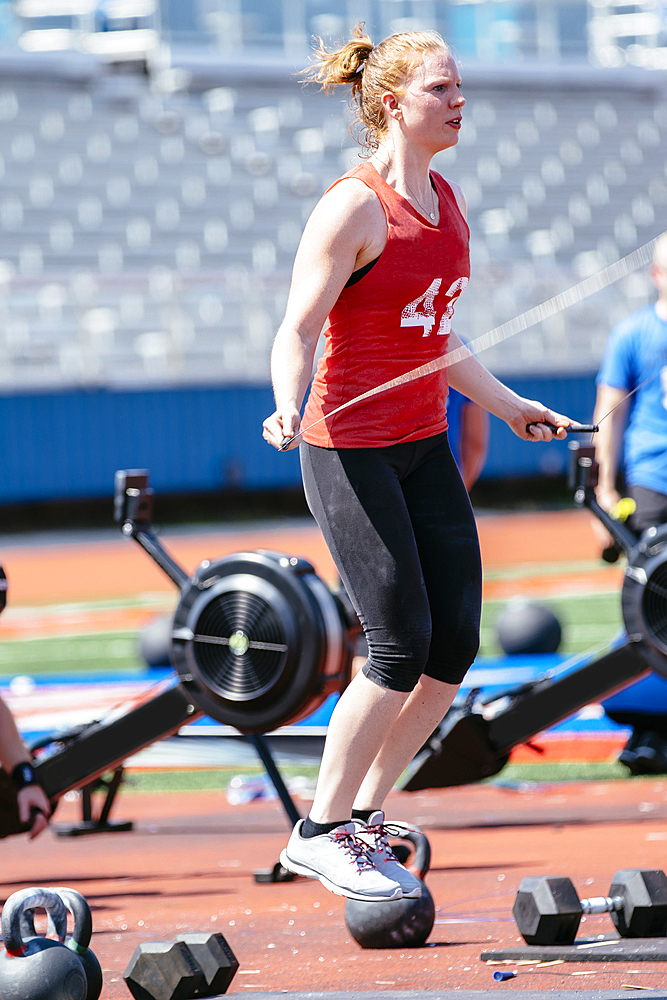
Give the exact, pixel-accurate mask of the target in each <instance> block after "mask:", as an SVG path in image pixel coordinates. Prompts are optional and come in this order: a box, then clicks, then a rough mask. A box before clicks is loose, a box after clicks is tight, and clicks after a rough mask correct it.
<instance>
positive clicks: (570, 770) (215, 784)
mask: <svg viewBox="0 0 667 1000" xmlns="http://www.w3.org/2000/svg"><path fill="white" fill-rule="evenodd" d="M280 772H281V774H282V776H283V778H284V779H285V781H287V782H289V781H290V779H293V778H295V777H297V776H300V777H303V778H305V779H306V780H307V781H308V782H309V783H311V785H312V784H314V782H315V781H316V779H317V773H318V767H317V765H316V764H312V765H283V766H281V768H280ZM238 774H242V775H244V776H246V777H248V778H259V777H261V776H262V775H263V774H264V771H263V769H262V768H261V767H253V766H249V767H245V766H244V767H242V768H239V767H221V768H202V769H198V770H192V771H129V772H127V773H126V778H125V782H124V784H123V792H124V793H132V792H139V793H146V792H155V793H163V792H208V791H215V792H218V791H222V790H224V789H226V788H227V786H228V785H229V782H230V781H231V780H232V778H233V777H234V776H235V775H238ZM629 777H630V772H629V771H628V769H627V768H626V767H623V765H622V764H619V763H618V761H600V762H571V763H555V764H508V765H507V766H506V767H504V768H503V770H502V771H501V772H500V773H499V774H496V775H495V776H494V777H493V778H488V779H487V780H486V781H485V782H484V783H485V784H492V785H508V786H510V787H516V786H525V785H526V784H538V785H539V784H551V783H560V782H568V781H618V780H624V779H627V778H629ZM632 780H633V781H641V780H643V779H642V778H633V779H632Z"/></svg>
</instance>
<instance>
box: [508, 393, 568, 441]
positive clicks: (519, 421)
mask: <svg viewBox="0 0 667 1000" xmlns="http://www.w3.org/2000/svg"><path fill="white" fill-rule="evenodd" d="M518 404H519V412H518V413H517V414H513V415H512V417H511V418H510V419H508V420H507V423H508V424H509V426H510V427H511V428H512V430H513V431H514V433H515V434H516V435H517V437H520V438H522V440H524V441H553V439H554V438H556V439H557V440H559V441H562V440H564V438H566V437H567V432H566V430H565V428H566V427H569V425H570V424H571V423H572V420H571V418H570V417H566V416H564V415H563V414H562V413H557V412H556V410H550V409H549V407H548V406H544V405H543V404H542V403H538V402H537V401H536V400H532V399H523V398H522V397H519V398H518ZM549 425H552V426H549ZM554 427H556V428H557V430H554V429H553V428H554Z"/></svg>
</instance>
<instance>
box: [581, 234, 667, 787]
mask: <svg viewBox="0 0 667 1000" xmlns="http://www.w3.org/2000/svg"><path fill="white" fill-rule="evenodd" d="M651 279H652V281H653V284H654V285H655V287H656V288H657V290H658V298H657V301H656V302H654V303H653V304H652V305H649V306H646V307H645V308H644V309H640V310H639V311H638V312H635V313H633V314H632V315H631V316H628V317H627V318H626V319H624V320H622V321H621V322H620V323H618V324H617V325H616V326H615V327H614V328H613V330H612V331H611V334H610V336H609V340H608V342H607V347H606V350H605V354H604V358H603V360H602V365H601V367H600V372H599V374H598V377H597V400H596V406H595V416H594V418H593V420H594V423H596V424H599V425H600V430H599V432H598V434H597V435H596V458H597V461H598V464H599V467H600V470H599V478H598V486H597V489H596V495H597V499H598V502H599V504H600V506H601V507H604V509H605V510H610V509H611V508H612V507H613V506H614V505H615V504H616V503H618V501H619V500H620V499H621V494H620V493H619V491H618V489H617V479H618V474H619V466H620V458H621V454H623V474H624V479H625V494H626V496H630V497H631V498H632V499H633V500H634V503H635V510H634V512H633V514H632V515H631V516H630V518H629V519H628V522H627V524H628V526H629V527H630V528H632V530H633V531H636V532H638V533H641V532H642V531H644V530H645V529H646V528H650V527H653V526H654V525H657V524H664V523H667V235H664V236H662V237H661V238H660V239H659V240H658V242H657V243H656V245H655V250H654V254H653V264H652V266H651ZM634 389H636V390H637V391H636V392H635V393H634V395H633V396H631V397H628V393H629V392H632V390H634ZM613 407H615V409H613V412H611V413H610V412H609V411H610V410H612V408H613ZM606 414H609V415H608V416H605V415H606ZM603 418H604V419H603ZM595 523H596V530H597V532H598V534H599V537H600V541H601V542H602V543H603V544H604V545H608V544H609V543H610V542H611V538H610V536H609V535H608V533H607V532H606V530H605V529H604V528H603V527H602V525H600V524H599V522H595ZM604 708H605V711H606V712H607V715H608V716H609V718H611V719H613V721H615V722H618V723H620V724H621V725H630V726H632V727H633V733H632V736H631V737H630V740H629V741H628V743H627V745H626V746H625V749H624V750H623V751H622V753H621V755H620V758H619V760H620V761H621V762H622V763H624V764H625V765H626V766H627V767H628V768H629V769H630V771H631V772H632V773H633V774H645V773H654V774H664V773H667V681H665V679H664V678H662V677H658V675H657V674H654V675H651V676H649V677H647V678H646V679H645V680H642V681H639V682H638V683H637V684H633V685H632V686H631V687H629V688H627V689H626V690H625V691H621V692H620V693H619V694H617V695H614V696H613V697H612V698H610V699H608V700H607V701H606V702H604Z"/></svg>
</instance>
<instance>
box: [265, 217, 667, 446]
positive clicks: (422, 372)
mask: <svg viewBox="0 0 667 1000" xmlns="http://www.w3.org/2000/svg"><path fill="white" fill-rule="evenodd" d="M666 232H667V231H666ZM664 235H665V233H661V234H660V235H659V236H656V237H655V238H654V239H652V240H649V241H648V243H644V245H643V246H641V247H639V248H638V249H637V250H633V251H632V253H629V254H628V255H627V257H622V258H621V259H620V260H617V261H614V263H613V264H609V265H608V266H607V267H604V268H602V270H601V271H598V272H597V273H596V274H593V275H591V276H590V277H588V278H584V280H583V281H579V282H578V283H577V284H576V285H572V286H571V287H570V288H567V289H566V290H565V291H563V292H559V293H558V294H557V295H553V296H552V297H551V298H550V299H547V300H546V301H545V302H542V303H541V304H540V305H538V306H533V308H532V309H527V310H526V312H523V313H520V314H519V315H518V316H515V317H514V319H510V320H508V321H507V322H506V323H501V325H500V326H496V327H494V329H493V330H489V331H488V332H487V333H484V334H482V335H481V336H480V337H477V338H476V339H475V340H472V341H471V342H470V343H469V344H467V345H462V346H461V347H457V348H456V350H454V351H451V352H449V353H448V354H444V355H443V356H442V357H440V358H436V359H435V360H433V361H429V362H428V363H427V364H425V365H420V366H419V367H418V368H413V369H412V370H411V371H409V372H405V374H403V375H399V376H398V377H397V378H393V379H390V380H389V381H388V382H383V383H382V384H381V385H377V386H375V388H374V389H369V390H368V391H367V392H362V393H360V394H359V395H358V396H355V397H354V398H353V399H349V400H348V401H347V402H346V403H342V404H341V405H340V406H337V407H336V409H334V410H331V412H330V413H327V414H325V416H323V417H320V418H319V419H318V420H315V421H313V423H312V424H310V425H309V426H308V427H304V428H302V429H301V430H299V431H297V433H296V434H295V435H294V436H293V437H291V438H289V437H284V438H283V440H282V442H281V444H280V449H279V450H280V451H287V450H288V449H291V448H292V447H294V446H295V445H297V444H299V442H300V441H301V440H302V438H303V435H304V433H305V432H306V431H309V430H311V429H312V428H313V427H317V426H318V424H321V423H322V422H323V421H325V420H331V419H332V418H333V417H335V416H337V415H338V414H339V413H342V412H343V411H344V410H349V409H351V408H352V407H353V406H358V405H359V403H363V402H365V400H367V399H371V398H372V397H373V396H379V395H380V393H382V392H388V391H389V390H390V389H396V388H398V386H401V385H406V384H407V383H408V382H414V381H415V380H416V379H420V378H424V377H425V376H426V375H432V374H434V373H435V372H438V371H442V370H443V369H445V368H449V367H451V365H455V364H457V363H458V362H459V361H464V360H465V359H466V358H469V357H470V356H474V357H476V356H477V355H478V354H481V352H482V351H486V350H488V348H489V347H494V346H495V345H496V344H501V343H503V341H505V340H509V338H510V337H514V336H516V334H517V333H523V331H524V330H528V329H529V328H530V327H532V326H536V325H537V324H538V323H541V322H543V321H544V320H545V319H549V318H550V317H551V316H555V315H557V313H560V312H563V311H564V310H565V309H568V308H569V307H570V306H573V305H576V304H577V303H578V302H582V301H583V300H584V299H587V298H589V296H591V295H594V294H595V292H599V291H602V289H603V288H608V287H609V285H613V284H614V283H615V282H616V281H620V279H621V278H625V277H626V276H627V275H628V274H632V273H633V272H634V271H638V270H639V268H641V267H645V266H646V265H647V264H649V263H650V262H651V260H652V258H653V250H654V248H655V245H656V243H657V242H658V240H659V239H661V237H662V236H664ZM657 374H658V372H657V371H656V372H655V373H654V374H652V375H649V377H648V378H646V379H644V381H643V382H641V383H640V384H639V385H637V386H635V388H634V389H632V390H631V391H630V392H628V393H627V394H626V395H625V396H623V398H622V399H620V400H619V401H618V403H616V404H615V405H614V406H613V407H612V408H611V410H609V411H608V412H607V413H605V414H604V416H602V417H600V420H599V421H598V423H597V424H579V423H575V422H574V421H573V422H571V423H570V424H568V426H567V427H565V430H566V432H567V433H568V434H587V433H590V434H594V433H596V432H597V431H598V430H599V425H600V424H601V423H602V421H603V420H606V419H607V417H608V416H610V414H612V413H613V412H614V410H615V409H616V407H617V406H620V405H621V403H624V402H625V400H626V399H628V398H629V397H630V396H632V395H634V393H635V392H637V390H638V389H641V387H642V386H643V385H646V383H647V382H650V381H651V379H653V378H655V377H656V375H657ZM540 423H544V424H545V425H546V426H547V427H549V429H550V430H553V431H556V430H558V427H557V426H556V425H555V424H550V423H548V422H547V421H540ZM533 426H535V424H534V423H533V424H527V425H526V431H527V433H530V428H531V427H533Z"/></svg>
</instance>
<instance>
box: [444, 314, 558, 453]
mask: <svg viewBox="0 0 667 1000" xmlns="http://www.w3.org/2000/svg"><path fill="white" fill-rule="evenodd" d="M458 348H463V350H464V351H466V352H467V355H466V356H465V357H464V358H463V360H461V361H457V362H455V364H453V365H450V367H449V368H448V369H447V375H448V378H449V383H450V385H452V386H453V387H454V388H455V389H458V391H459V392H461V393H463V395H464V396H467V397H468V399H471V400H472V401H473V402H474V403H478V404H479V405H480V406H482V407H484V409H485V410H488V411H489V413H493V415H494V416H496V417H500V419H501V420H504V421H505V423H506V424H508V426H509V427H510V428H511V429H512V430H513V431H514V433H515V434H516V435H517V437H520V438H522V439H523V440H524V441H551V440H552V439H553V438H554V437H556V438H559V439H563V438H565V437H566V436H567V435H566V432H565V430H564V428H565V427H567V425H568V424H570V423H571V422H572V421H571V420H570V418H569V417H566V416H564V415H563V414H562V413H557V412H556V411H555V410H550V409H549V407H548V406H544V405H543V404H542V403H538V402H537V401H534V400H530V399H524V398H523V396H519V395H517V393H516V392H513V391H512V389H509V388H508V387H507V386H506V385H504V384H503V383H502V382H499V381H498V379H497V378H495V376H494V375H492V374H491V372H490V371H488V370H487V369H486V368H485V367H484V365H482V364H481V363H480V362H479V361H478V360H477V358H476V357H475V356H474V355H473V354H471V353H470V352H469V351H467V348H465V347H464V346H463V344H462V343H461V340H460V338H459V337H458V336H457V335H456V334H455V333H454V331H453V330H452V332H451V334H450V336H449V343H448V345H447V353H448V354H449V353H451V352H453V351H455V350H457V349H458ZM547 423H549V424H555V425H556V426H557V427H558V430H557V431H556V432H553V431H552V430H551V429H550V428H549V427H547ZM528 424H535V426H534V427H531V428H530V430H526V427H527V425H528Z"/></svg>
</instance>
